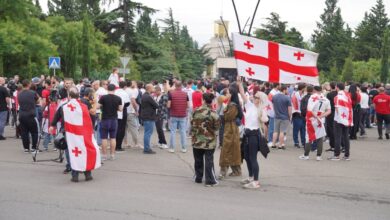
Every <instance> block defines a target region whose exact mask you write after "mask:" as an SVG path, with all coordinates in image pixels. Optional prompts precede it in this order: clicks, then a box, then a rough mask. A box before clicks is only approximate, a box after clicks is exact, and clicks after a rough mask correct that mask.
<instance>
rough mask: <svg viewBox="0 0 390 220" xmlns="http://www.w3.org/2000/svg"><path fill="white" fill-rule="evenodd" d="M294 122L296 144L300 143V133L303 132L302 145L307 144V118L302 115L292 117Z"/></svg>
mask: <svg viewBox="0 0 390 220" xmlns="http://www.w3.org/2000/svg"><path fill="white" fill-rule="evenodd" d="M292 123H293V139H294V144H299V138H298V134H299V133H301V134H300V135H301V144H302V146H305V143H306V142H305V139H306V125H305V120H304V119H303V118H302V117H293V119H292Z"/></svg>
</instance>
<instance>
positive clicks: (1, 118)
mask: <svg viewBox="0 0 390 220" xmlns="http://www.w3.org/2000/svg"><path fill="white" fill-rule="evenodd" d="M7 114H8V111H1V112H0V136H4V128H5V124H6V122H7Z"/></svg>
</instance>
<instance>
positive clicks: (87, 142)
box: [62, 99, 101, 171]
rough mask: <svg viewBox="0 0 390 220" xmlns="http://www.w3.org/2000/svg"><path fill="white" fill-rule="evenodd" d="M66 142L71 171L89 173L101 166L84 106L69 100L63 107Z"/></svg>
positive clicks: (96, 145)
mask: <svg viewBox="0 0 390 220" xmlns="http://www.w3.org/2000/svg"><path fill="white" fill-rule="evenodd" d="M62 108H63V112H64V122H65V134H66V142H67V144H68V151H69V158H70V165H71V167H72V169H73V170H77V171H90V170H93V169H97V168H99V167H100V166H101V161H100V151H99V146H98V144H97V142H96V140H95V137H94V135H93V126H92V121H91V117H90V115H89V111H88V108H87V106H86V105H84V104H82V103H81V102H80V101H78V100H76V99H71V100H70V101H69V102H68V103H67V104H65V105H64V106H63V107H62Z"/></svg>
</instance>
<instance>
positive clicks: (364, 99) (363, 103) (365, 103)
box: [360, 92, 370, 108]
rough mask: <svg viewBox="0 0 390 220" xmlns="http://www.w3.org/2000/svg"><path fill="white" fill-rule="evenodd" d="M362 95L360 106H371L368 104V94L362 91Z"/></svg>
mask: <svg viewBox="0 0 390 220" xmlns="http://www.w3.org/2000/svg"><path fill="white" fill-rule="evenodd" d="M360 97H361V99H360V107H361V108H370V106H368V100H369V97H368V94H367V93H365V92H361V93H360Z"/></svg>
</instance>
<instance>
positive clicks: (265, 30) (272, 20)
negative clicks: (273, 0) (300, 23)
mask: <svg viewBox="0 0 390 220" xmlns="http://www.w3.org/2000/svg"><path fill="white" fill-rule="evenodd" d="M270 16H271V17H268V18H267V23H266V24H262V25H261V27H262V28H259V29H257V30H256V31H255V36H256V37H257V38H261V39H264V40H269V41H274V42H278V43H282V44H286V45H290V46H293V47H300V48H303V47H304V44H303V37H302V35H301V33H300V32H299V31H298V30H297V29H296V28H294V27H292V28H291V29H289V30H288V29H287V21H281V18H280V16H279V14H277V13H275V12H272V13H271V15H270Z"/></svg>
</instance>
